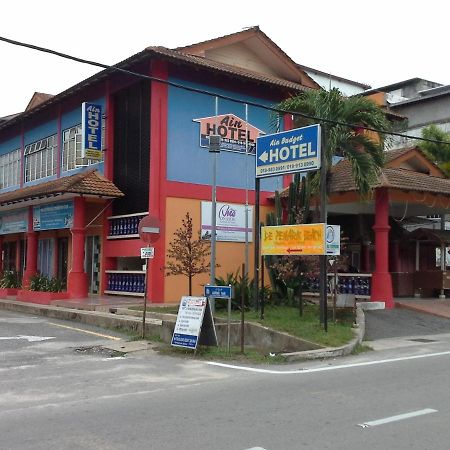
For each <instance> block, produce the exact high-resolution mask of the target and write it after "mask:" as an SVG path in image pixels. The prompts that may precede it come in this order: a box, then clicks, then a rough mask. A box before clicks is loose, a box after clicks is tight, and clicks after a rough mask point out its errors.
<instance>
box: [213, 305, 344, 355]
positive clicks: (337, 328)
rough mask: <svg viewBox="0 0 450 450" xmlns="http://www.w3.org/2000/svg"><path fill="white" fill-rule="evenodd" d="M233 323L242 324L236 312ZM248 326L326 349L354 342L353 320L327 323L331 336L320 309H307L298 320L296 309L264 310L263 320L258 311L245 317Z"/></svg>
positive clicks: (310, 306)
mask: <svg viewBox="0 0 450 450" xmlns="http://www.w3.org/2000/svg"><path fill="white" fill-rule="evenodd" d="M216 315H217V316H218V317H221V318H226V317H228V315H227V313H226V312H225V311H216ZM231 317H232V320H240V317H241V314H240V312H238V311H233V312H232V314H231ZM244 319H245V321H247V322H256V323H259V324H261V325H264V326H266V327H269V328H272V329H274V330H278V331H284V332H286V333H289V334H291V335H293V336H297V337H299V338H302V339H305V340H307V341H311V342H315V343H317V344H320V345H324V346H326V347H339V346H341V345H344V344H346V343H348V342H349V341H350V340H351V339H352V338H353V331H352V319H351V318H350V319H347V318H342V319H341V320H338V321H336V322H332V321H329V322H328V332H325V330H324V329H323V326H321V325H320V323H319V307H318V305H311V304H308V305H307V306H305V308H304V311H303V316H302V317H300V316H299V312H298V309H297V308H293V307H289V306H268V307H266V308H265V310H264V320H261V319H260V314H259V313H258V312H256V311H253V310H252V311H247V312H246V313H245V316H244Z"/></svg>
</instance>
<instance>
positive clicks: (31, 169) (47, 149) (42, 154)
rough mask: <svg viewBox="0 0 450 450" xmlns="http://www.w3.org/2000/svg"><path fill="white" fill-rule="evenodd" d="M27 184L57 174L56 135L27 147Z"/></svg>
mask: <svg viewBox="0 0 450 450" xmlns="http://www.w3.org/2000/svg"><path fill="white" fill-rule="evenodd" d="M24 155H25V182H28V181H34V180H39V179H40V178H45V177H50V176H52V175H55V174H56V158H57V157H58V142H57V136H56V134H54V135H52V136H49V137H47V138H45V139H41V140H39V141H37V142H33V143H32V144H28V145H27V146H26V147H25V152H24Z"/></svg>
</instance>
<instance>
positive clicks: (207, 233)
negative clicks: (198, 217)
mask: <svg viewBox="0 0 450 450" xmlns="http://www.w3.org/2000/svg"><path fill="white" fill-rule="evenodd" d="M247 208H248V211H247V214H248V218H247V224H248V227H247V236H248V242H252V241H253V228H252V224H253V206H248V207H247ZM211 220H212V202H206V201H204V202H202V239H211V230H212V224H211ZM245 230H246V228H245V205H239V204H235V203H220V202H217V206H216V240H217V241H221V242H245Z"/></svg>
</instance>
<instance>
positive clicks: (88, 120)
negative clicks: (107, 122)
mask: <svg viewBox="0 0 450 450" xmlns="http://www.w3.org/2000/svg"><path fill="white" fill-rule="evenodd" d="M81 136H82V142H81V155H82V157H83V158H89V159H102V106H101V105H95V104H93V103H87V102H84V103H82V105H81Z"/></svg>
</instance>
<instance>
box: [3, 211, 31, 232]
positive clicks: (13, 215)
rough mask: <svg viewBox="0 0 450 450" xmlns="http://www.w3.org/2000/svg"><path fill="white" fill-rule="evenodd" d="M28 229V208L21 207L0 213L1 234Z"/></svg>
mask: <svg viewBox="0 0 450 450" xmlns="http://www.w3.org/2000/svg"><path fill="white" fill-rule="evenodd" d="M27 229H28V210H26V209H21V210H18V211H14V212H8V213H5V214H2V215H0V234H11V233H25V232H26V231H27Z"/></svg>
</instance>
